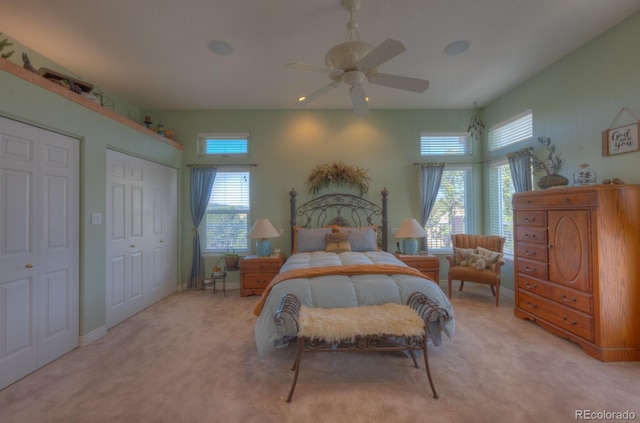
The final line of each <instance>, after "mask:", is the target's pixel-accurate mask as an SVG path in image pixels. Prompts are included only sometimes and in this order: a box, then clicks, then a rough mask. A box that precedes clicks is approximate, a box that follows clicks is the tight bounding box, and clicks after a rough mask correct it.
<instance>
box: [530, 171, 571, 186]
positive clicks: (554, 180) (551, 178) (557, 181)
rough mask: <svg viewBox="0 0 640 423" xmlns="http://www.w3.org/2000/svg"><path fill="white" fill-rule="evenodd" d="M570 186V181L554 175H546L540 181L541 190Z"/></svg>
mask: <svg viewBox="0 0 640 423" xmlns="http://www.w3.org/2000/svg"><path fill="white" fill-rule="evenodd" d="M565 185H569V180H568V179H567V178H565V177H564V176H562V175H559V174H557V173H554V174H552V175H549V174H547V175H544V176H543V177H542V178H540V179H539V180H538V187H539V188H540V189H547V188H551V187H559V186H565Z"/></svg>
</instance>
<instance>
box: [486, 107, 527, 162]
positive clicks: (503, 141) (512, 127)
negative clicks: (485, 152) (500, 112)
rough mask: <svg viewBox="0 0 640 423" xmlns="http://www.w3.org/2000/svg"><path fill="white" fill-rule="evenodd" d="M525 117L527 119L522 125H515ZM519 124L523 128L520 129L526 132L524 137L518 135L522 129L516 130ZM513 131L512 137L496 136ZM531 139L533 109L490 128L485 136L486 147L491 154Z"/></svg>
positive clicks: (506, 135)
mask: <svg viewBox="0 0 640 423" xmlns="http://www.w3.org/2000/svg"><path fill="white" fill-rule="evenodd" d="M526 117H528V119H527V121H526V122H525V123H524V124H522V123H521V122H520V123H516V122H519V121H521V120H522V119H523V118H526ZM521 124H522V126H523V128H522V129H524V130H526V131H527V132H526V134H525V135H524V136H520V135H518V133H519V132H520V131H521V130H522V129H518V127H519V126H521ZM513 131H515V135H512V136H509V135H508V134H502V135H500V134H498V133H501V132H506V133H508V132H513ZM532 138H533V109H528V110H525V111H524V112H522V113H519V114H517V115H515V116H512V117H510V118H509V119H507V120H505V121H502V122H500V123H498V124H496V125H494V126H492V127H491V128H489V132H488V135H487V147H488V149H489V151H490V152H493V151H496V150H499V149H501V148H504V147H508V146H510V145H513V144H517V143H521V142H524V141H528V140H530V139H532Z"/></svg>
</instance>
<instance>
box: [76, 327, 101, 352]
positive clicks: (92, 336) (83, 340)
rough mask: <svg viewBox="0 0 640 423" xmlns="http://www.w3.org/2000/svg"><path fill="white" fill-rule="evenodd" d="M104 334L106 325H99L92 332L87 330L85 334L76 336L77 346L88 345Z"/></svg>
mask: <svg viewBox="0 0 640 423" xmlns="http://www.w3.org/2000/svg"><path fill="white" fill-rule="evenodd" d="M106 334H107V327H106V326H101V327H99V328H98V329H96V330H94V331H92V332H89V333H88V334H86V335H82V336H79V337H78V346H79V347H86V346H87V345H89V344H90V343H92V342H93V341H97V340H98V339H100V338H102V337H103V336H105V335H106Z"/></svg>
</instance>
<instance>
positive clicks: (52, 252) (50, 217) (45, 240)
mask: <svg viewBox="0 0 640 423" xmlns="http://www.w3.org/2000/svg"><path fill="white" fill-rule="evenodd" d="M78 144H79V143H78V141H77V140H74V139H72V138H69V137H66V136H63V135H60V134H56V133H53V132H49V131H44V130H40V155H39V163H40V165H39V174H40V196H39V197H40V201H39V206H38V214H39V216H38V258H39V260H38V278H39V283H38V302H39V304H38V310H39V316H38V323H39V324H38V338H39V339H38V346H39V354H38V365H39V366H43V365H45V364H47V363H48V362H50V361H52V360H54V359H56V358H58V357H60V356H61V355H62V354H64V353H66V352H68V351H69V350H70V349H72V348H75V347H76V346H77V345H78V331H79V329H78V326H79V322H78V311H79V310H78V309H79V301H80V300H79V292H78V280H79V275H78V268H79V258H78V252H79V242H80V241H79V231H78V222H79V220H80V216H79V204H78V197H79V179H80V177H79V168H80V163H79V148H78V147H79V145H78ZM70 347H71V348H70Z"/></svg>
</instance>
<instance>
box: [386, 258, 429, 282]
mask: <svg viewBox="0 0 640 423" xmlns="http://www.w3.org/2000/svg"><path fill="white" fill-rule="evenodd" d="M394 255H395V256H396V257H397V258H398V259H399V260H400V261H402V262H403V263H405V264H406V265H407V266H410V267H413V268H414V269H418V270H419V271H420V272H422V273H424V274H425V275H426V276H428V277H430V278H431V279H433V281H434V282H435V283H436V284H438V285H439V284H440V261H438V257H436V256H434V255H431V254H428V255H424V254H418V255H407V254H398V253H395V254H394Z"/></svg>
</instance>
